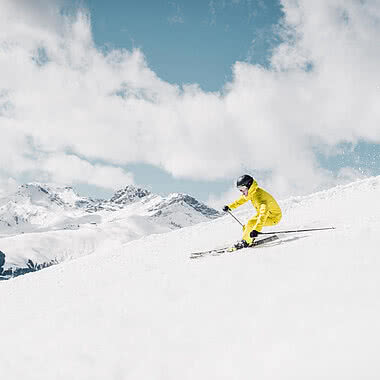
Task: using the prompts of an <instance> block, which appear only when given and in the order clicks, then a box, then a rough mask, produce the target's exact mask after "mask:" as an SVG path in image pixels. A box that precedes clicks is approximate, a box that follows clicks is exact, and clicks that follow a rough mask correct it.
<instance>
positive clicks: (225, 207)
mask: <svg viewBox="0 0 380 380" xmlns="http://www.w3.org/2000/svg"><path fill="white" fill-rule="evenodd" d="M223 211H224V212H227V211H231V209H230V208H229V207H228V206H224V207H223Z"/></svg>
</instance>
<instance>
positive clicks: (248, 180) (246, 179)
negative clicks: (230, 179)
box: [236, 174, 254, 189]
mask: <svg viewBox="0 0 380 380" xmlns="http://www.w3.org/2000/svg"><path fill="white" fill-rule="evenodd" d="M253 181H254V179H253V177H251V176H250V175H249V174H244V175H242V176H241V177H239V178H238V180H237V181H236V187H240V186H245V187H246V188H247V189H249V188H250V187H251V185H252V183H253Z"/></svg>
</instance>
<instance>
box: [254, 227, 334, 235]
mask: <svg viewBox="0 0 380 380" xmlns="http://www.w3.org/2000/svg"><path fill="white" fill-rule="evenodd" d="M324 230H335V227H323V228H308V229H304V230H288V231H273V232H258V234H259V235H272V234H289V233H295V232H311V231H324Z"/></svg>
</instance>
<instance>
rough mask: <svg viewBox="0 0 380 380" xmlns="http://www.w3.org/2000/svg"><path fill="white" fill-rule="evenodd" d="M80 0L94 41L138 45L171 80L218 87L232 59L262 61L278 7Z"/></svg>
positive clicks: (271, 2) (272, 3)
mask: <svg viewBox="0 0 380 380" xmlns="http://www.w3.org/2000/svg"><path fill="white" fill-rule="evenodd" d="M111 4H112V5H110V3H106V2H104V1H100V0H85V1H84V5H85V6H86V7H88V9H89V10H90V12H91V18H92V27H93V33H94V39H95V42H96V43H97V44H98V46H99V47H106V46H109V47H112V48H126V49H132V48H134V47H136V48H140V49H141V50H142V51H143V52H144V54H145V56H146V58H147V61H148V64H149V66H150V67H151V68H152V69H153V71H154V72H156V73H157V75H158V76H159V77H161V78H163V79H164V80H166V81H168V82H170V83H177V84H183V83H198V84H199V85H200V86H201V87H202V89H204V90H206V91H217V90H220V89H221V88H222V87H223V86H224V84H225V83H226V82H227V81H229V80H231V67H232V65H233V64H234V63H235V62H236V61H250V62H253V63H259V64H267V58H268V56H269V55H270V50H271V48H272V47H273V45H274V44H275V43H276V40H277V38H276V35H275V34H274V32H273V28H274V27H275V26H276V25H277V23H278V21H279V19H280V17H281V15H282V13H281V7H280V3H279V1H277V0H266V1H265V2H264V1H245V0H241V1H236V2H233V1H217V0H215V1H199V0H198V1H174V0H173V1H169V0H158V1H152V0H141V1H139V0H133V1H130V0H129V1H113V2H112V3H111Z"/></svg>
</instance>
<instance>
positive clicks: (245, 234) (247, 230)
mask: <svg viewBox="0 0 380 380" xmlns="http://www.w3.org/2000/svg"><path fill="white" fill-rule="evenodd" d="M264 222H265V221H264ZM256 223H257V216H255V217H253V218H252V219H250V220H248V222H247V224H246V225H245V228H244V230H243V240H245V241H246V242H247V243H248V244H252V242H253V239H252V238H251V236H250V233H251V231H252V230H254V229H255V226H256ZM264 224H265V223H264ZM260 231H261V228H260Z"/></svg>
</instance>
